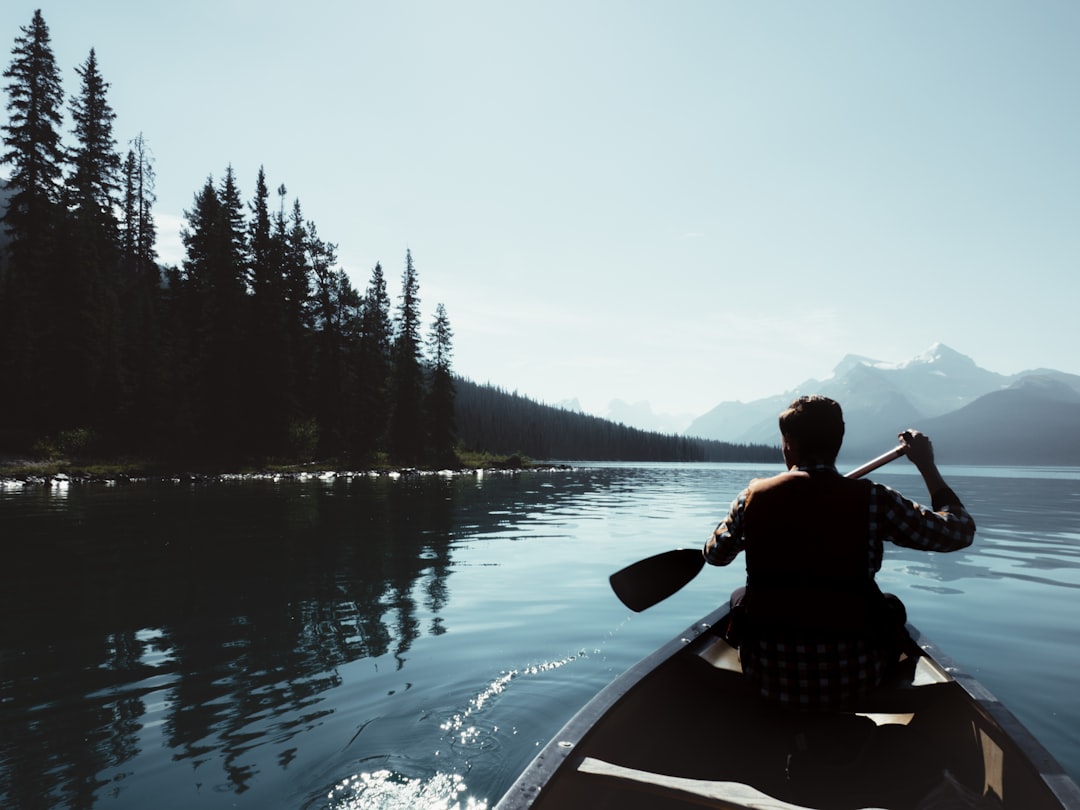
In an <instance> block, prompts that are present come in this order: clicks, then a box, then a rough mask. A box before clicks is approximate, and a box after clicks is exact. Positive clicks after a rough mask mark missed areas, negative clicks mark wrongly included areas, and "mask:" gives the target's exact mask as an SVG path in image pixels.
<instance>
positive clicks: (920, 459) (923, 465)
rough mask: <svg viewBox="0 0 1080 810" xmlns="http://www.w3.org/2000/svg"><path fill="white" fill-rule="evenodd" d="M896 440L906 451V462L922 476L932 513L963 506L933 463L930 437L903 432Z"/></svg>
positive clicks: (910, 431)
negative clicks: (932, 509)
mask: <svg viewBox="0 0 1080 810" xmlns="http://www.w3.org/2000/svg"><path fill="white" fill-rule="evenodd" d="M898 438H899V439H900V443H901V444H902V445H904V447H905V448H906V450H907V457H908V461H910V462H911V463H912V464H914V465H915V468H916V469H917V470H918V471H919V474H920V475H922V479H923V483H924V484H926V491H927V492H928V493H929V495H930V501H931V505H932V506H933V508H934V511H935V512H937V511H940V510H941V509H943V508H944V507H946V506H963V504H961V503H960V499H959V498H958V497H957V495H956V493H955V492H953V491H952V489H951V488H950V487H949V485H948V484H946V483H945V479H944V477H942V475H941V471H940V470H939V469H938V468H937V464H936V463H935V462H934V446H933V445H932V444H931V443H930V437H929V436H927V435H926V434H925V433H920V432H919V431H917V430H905V431H904V432H903V433H901V434H900V435H899V437H898Z"/></svg>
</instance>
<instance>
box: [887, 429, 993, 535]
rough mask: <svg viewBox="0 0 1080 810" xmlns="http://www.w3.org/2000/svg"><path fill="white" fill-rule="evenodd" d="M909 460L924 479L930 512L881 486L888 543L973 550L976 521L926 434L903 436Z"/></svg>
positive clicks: (905, 434) (902, 439) (907, 432)
mask: <svg viewBox="0 0 1080 810" xmlns="http://www.w3.org/2000/svg"><path fill="white" fill-rule="evenodd" d="M900 441H901V442H902V443H903V444H904V446H905V448H906V449H907V457H908V459H909V460H910V461H911V463H912V464H914V465H915V467H916V469H918V471H919V473H920V474H921V475H922V478H923V483H925V484H926V490H927V492H928V493H929V495H930V500H931V508H930V509H927V508H926V507H925V506H921V505H920V504H918V503H915V502H914V501H911V500H909V499H907V498H905V497H904V496H902V495H900V494H899V493H898V492H895V491H893V490H891V489H889V488H888V487H884V486H881V485H878V488H879V489H880V492H879V494H878V495H877V496H876V497H877V498H878V500H879V505H878V508H879V509H880V526H881V529H882V530H883V533H884V535H885V538H884V539H887V540H890V541H892V542H893V543H895V544H896V545H899V546H906V547H908V548H917V549H923V550H927V551H955V550H957V549H961V548H966V547H967V546H970V545H971V543H972V540H974V538H975V521H974V520H973V519H972V517H971V515H970V514H968V511H967V509H965V508H964V505H963V503H961V502H960V498H959V497H957V495H956V493H955V492H953V490H952V488H950V487H949V485H948V484H947V483H945V479H944V477H943V476H942V475H941V471H940V470H938V468H937V464H936V463H935V462H934V448H933V445H931V444H930V439H929V437H928V436H926V434H924V433H920V432H918V431H917V430H909V431H905V432H904V433H902V434H900Z"/></svg>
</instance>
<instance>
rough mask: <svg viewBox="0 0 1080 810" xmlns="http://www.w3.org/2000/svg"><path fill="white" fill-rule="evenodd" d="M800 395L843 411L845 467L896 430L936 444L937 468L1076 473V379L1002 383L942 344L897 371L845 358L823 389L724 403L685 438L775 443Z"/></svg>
mask: <svg viewBox="0 0 1080 810" xmlns="http://www.w3.org/2000/svg"><path fill="white" fill-rule="evenodd" d="M804 394H824V395H825V396H828V397H832V398H833V399H836V400H837V401H838V402H840V404H841V405H842V406H843V408H844V421H845V423H846V434H845V438H844V448H843V451H842V453H841V456H842V458H850V459H852V460H856V459H861V458H865V457H868V456H870V455H874V454H876V453H878V452H882V451H883V450H884V449H887V445H888V444H889V442H890V441H891V440H892V437H893V436H895V435H896V434H897V433H898V432H899V431H900V430H903V429H904V428H908V427H915V428H918V429H921V430H923V431H925V432H926V433H928V434H929V435H930V436H931V437H932V438H933V441H934V447H935V448H936V451H937V455H938V459H939V461H941V462H942V463H961V464H963V463H970V464H1036V465H1038V464H1047V465H1080V375H1075V374H1067V373H1064V372H1061V371H1054V370H1051V369H1033V370H1030V371H1022V372H1020V373H1018V374H1011V375H1007V374H998V373H996V372H993V371H988V370H987V369H984V368H981V367H979V366H978V365H977V364H976V363H975V361H974V360H972V359H971V358H970V357H967V356H966V355H963V354H961V353H959V352H957V351H954V350H953V349H950V348H949V347H948V346H945V345H944V344H941V343H935V344H934V345H933V346H931V347H930V348H929V349H927V350H926V351H925V352H923V353H921V354H919V355H917V356H915V357H913V358H912V359H910V360H908V361H906V362H903V363H883V362H880V361H877V360H873V359H870V358H866V357H859V356H856V355H848V356H846V357H844V358H843V359H842V360H841V361H840V363H838V364H837V366H836V368H835V369H834V370H833V374H832V376H830V377H829V378H827V379H825V380H820V381H819V380H807V381H806V382H804V383H802V384H801V385H799V386H798V387H796V388H793V389H791V390H789V391H785V392H784V393H782V394H778V395H776V396H772V397H767V398H765V399H759V400H755V401H753V402H747V403H742V402H723V403H721V404H719V405H717V406H716V407H715V408H713V409H712V410H711V411H709V412H708V413H706V414H704V415H702V416H700V417H698V418H697V419H695V420H694V421H693V423H691V425H690V427H689V428H687V430H686V434H687V435H692V436H701V437H703V438H708V439H717V440H720V441H727V442H736V443H769V442H772V443H777V442H778V440H779V438H778V428H777V421H776V420H777V415H778V414H779V413H780V411H782V410H783V409H784V408H785V407H787V405H788V403H789V402H791V400H792V399H794V398H795V397H798V396H802V395H804Z"/></svg>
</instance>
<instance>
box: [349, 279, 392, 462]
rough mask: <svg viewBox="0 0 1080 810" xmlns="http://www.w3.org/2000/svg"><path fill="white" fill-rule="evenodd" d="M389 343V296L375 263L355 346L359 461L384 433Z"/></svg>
mask: <svg viewBox="0 0 1080 810" xmlns="http://www.w3.org/2000/svg"><path fill="white" fill-rule="evenodd" d="M392 342H393V326H392V324H391V321H390V296H389V294H387V292H386V278H385V277H384V276H383V269H382V265H381V264H376V265H375V267H374V269H373V270H372V271H371V279H370V281H369V282H368V286H367V289H366V290H365V292H364V298H363V304H362V306H361V312H360V335H359V338H358V341H357V349H356V361H355V381H354V384H355V386H356V393H355V396H354V397H353V400H354V402H355V403H356V409H355V412H354V420H353V432H352V452H353V455H354V456H355V457H356V458H357V459H358V460H367V459H370V458H371V457H372V455H373V454H374V453H375V451H376V450H377V449H378V447H379V445H380V444H381V442H382V441H383V438H384V436H385V433H386V426H387V419H386V416H387V413H388V410H389V405H390V399H389V396H388V393H389V389H388V383H389V381H390V367H391V366H390V351H391V346H392Z"/></svg>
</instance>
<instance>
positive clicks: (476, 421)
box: [455, 378, 780, 462]
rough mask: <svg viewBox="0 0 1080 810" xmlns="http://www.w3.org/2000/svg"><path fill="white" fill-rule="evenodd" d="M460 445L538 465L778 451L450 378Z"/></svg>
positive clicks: (767, 455)
mask: <svg viewBox="0 0 1080 810" xmlns="http://www.w3.org/2000/svg"><path fill="white" fill-rule="evenodd" d="M455 388H456V389H457V398H456V406H457V407H456V416H457V419H456V421H457V425H458V429H459V434H460V437H461V441H462V443H463V444H464V445H465V446H467V447H478V448H485V449H488V450H490V451H492V452H495V453H503V454H511V453H520V454H522V455H525V456H529V457H531V458H538V459H561V460H574V459H590V460H594V461H769V462H771V461H776V460H777V459H779V457H780V451H779V450H778V448H776V447H774V446H770V445H764V444H750V445H744V444H729V443H727V442H720V441H714V440H711V439H699V438H694V437H689V436H677V435H668V434H661V433H652V432H649V431H645V430H639V429H637V428H633V427H628V426H626V425H622V424H618V423H615V422H611V421H609V420H606V419H601V418H600V417H597V416H589V415H587V414H583V413H578V412H575V411H568V410H566V409H565V408H558V407H553V406H551V405H544V404H541V403H538V402H536V401H534V400H531V399H529V398H527V397H523V396H521V395H520V394H517V393H516V392H515V393H509V392H507V391H504V390H502V389H500V388H497V387H495V386H491V385H478V384H477V383H475V382H472V381H470V380H466V379H462V378H455Z"/></svg>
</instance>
